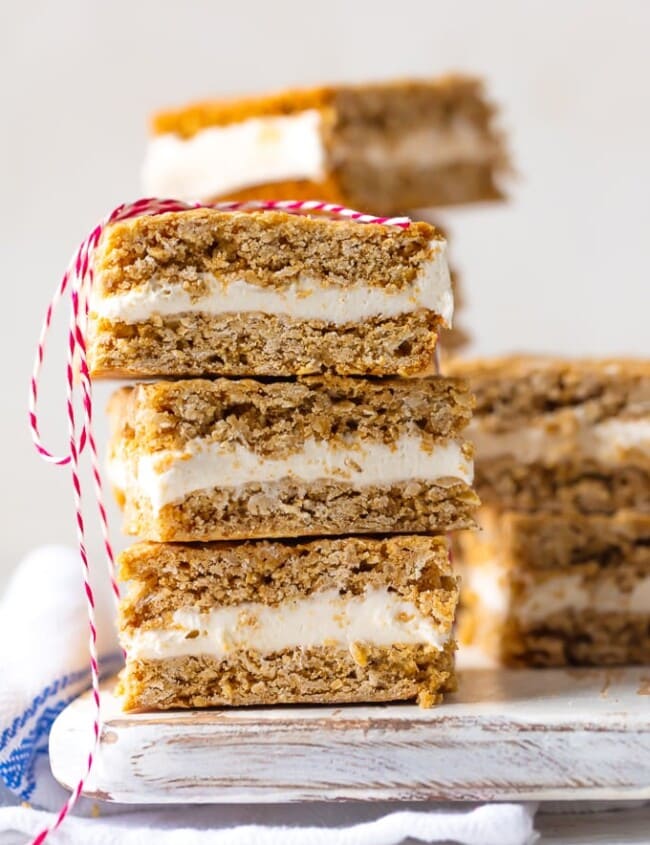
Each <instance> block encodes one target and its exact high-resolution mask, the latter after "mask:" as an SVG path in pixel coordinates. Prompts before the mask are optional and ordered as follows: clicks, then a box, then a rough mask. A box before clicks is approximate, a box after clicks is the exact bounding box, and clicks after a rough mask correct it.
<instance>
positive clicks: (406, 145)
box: [340, 120, 498, 168]
mask: <svg viewBox="0 0 650 845" xmlns="http://www.w3.org/2000/svg"><path fill="white" fill-rule="evenodd" d="M497 152H498V151H497V144H496V142H495V141H494V139H492V138H490V137H488V136H486V134H485V132H484V131H483V130H481V129H480V127H478V126H476V124H474V123H470V122H469V121H467V120H456V121H454V122H453V123H452V124H451V125H449V126H444V127H443V126H422V127H420V128H418V129H411V130H410V131H408V132H404V133H402V134H401V135H399V137H397V138H389V137H387V138H384V137H377V138H376V139H375V140H372V141H369V142H368V143H366V144H364V145H363V146H358V147H354V148H352V147H351V146H348V145H346V146H345V147H344V148H343V150H342V151H341V156H340V157H341V158H342V159H345V160H347V161H350V160H355V161H359V162H363V163H364V164H371V165H373V166H375V167H391V166H393V167H395V166H398V167H400V166H401V167H403V166H406V167H408V166H411V167H432V168H435V167H446V166H449V165H452V164H456V163H459V162H470V163H475V164H481V163H483V162H490V161H491V160H492V159H493V158H494V157H495V155H496V154H497Z"/></svg>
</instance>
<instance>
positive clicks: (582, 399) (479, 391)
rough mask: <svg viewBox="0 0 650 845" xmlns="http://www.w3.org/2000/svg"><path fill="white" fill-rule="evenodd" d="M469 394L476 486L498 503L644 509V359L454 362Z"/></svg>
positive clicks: (649, 376) (649, 462) (648, 399)
mask: <svg viewBox="0 0 650 845" xmlns="http://www.w3.org/2000/svg"><path fill="white" fill-rule="evenodd" d="M447 369H448V372H450V373H451V374H456V375H459V376H463V377H466V378H467V379H468V380H469V382H470V385H471V388H472V391H473V393H474V394H475V395H476V409H475V412H474V419H473V420H472V423H471V424H470V426H469V428H468V429H467V436H468V437H469V439H470V440H472V441H473V443H474V446H475V448H476V456H477V460H476V487H477V491H478V493H479V495H480V496H481V499H482V501H483V502H485V503H487V504H492V505H494V506H496V507H500V508H502V509H506V510H507V509H515V510H527V511H530V510H540V509H541V510H546V511H555V512H562V511H564V510H566V509H572V510H576V511H580V512H584V513H612V512H614V511H616V510H617V509H619V508H634V509H637V510H642V511H650V361H646V360H633V359H629V360H625V359H621V360H608V361H590V360H575V361H569V360H562V359H552V358H542V357H511V358H502V359H499V358H497V359H493V360H479V361H454V362H452V363H450V365H449V367H448V368H447Z"/></svg>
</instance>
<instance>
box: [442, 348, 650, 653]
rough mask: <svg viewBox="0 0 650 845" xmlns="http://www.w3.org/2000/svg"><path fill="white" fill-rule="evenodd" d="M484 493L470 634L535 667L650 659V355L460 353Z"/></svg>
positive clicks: (466, 538) (468, 586)
mask: <svg viewBox="0 0 650 845" xmlns="http://www.w3.org/2000/svg"><path fill="white" fill-rule="evenodd" d="M449 369H450V371H452V372H454V373H456V374H462V375H464V376H466V377H467V378H468V380H469V383H470V386H471V389H472V391H473V392H474V393H475V395H476V410H475V416H474V418H473V420H472V422H471V423H470V425H469V426H468V427H467V429H466V432H467V436H468V437H469V438H470V439H471V440H473V442H474V444H475V448H476V487H477V492H478V494H479V495H480V497H481V500H482V502H483V507H482V508H481V509H480V510H479V514H478V522H479V525H480V526H481V529H482V530H481V531H480V532H479V533H477V534H476V535H471V534H469V533H467V534H463V535H462V536H459V537H458V538H457V539H456V542H457V548H458V552H459V553H458V557H457V560H458V564H459V567H460V570H461V572H462V578H463V595H462V604H463V609H462V613H461V626H460V630H461V637H462V640H463V642H464V643H466V644H470V645H477V646H479V647H480V648H481V650H483V651H487V652H489V653H490V654H492V655H493V656H496V657H497V658H499V659H500V660H501V661H503V662H506V663H509V664H516V665H528V666H561V665H566V664H580V665H598V664H624V663H644V662H647V661H648V660H650V555H649V553H648V551H649V549H650V545H649V541H650V362H649V361H643V360H638V359H628V360H626V359H620V360H607V361H598V360H563V359H552V358H546V357H534V356H527V357H516V356H513V357H510V358H505V359H494V360H482V361H465V362H461V361H454V362H452V363H451V364H450V366H449Z"/></svg>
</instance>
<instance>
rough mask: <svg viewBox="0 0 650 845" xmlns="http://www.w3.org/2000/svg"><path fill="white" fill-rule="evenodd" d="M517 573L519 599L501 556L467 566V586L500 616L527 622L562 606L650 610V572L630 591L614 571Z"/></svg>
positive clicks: (604, 610)
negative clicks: (590, 577) (588, 577)
mask: <svg viewBox="0 0 650 845" xmlns="http://www.w3.org/2000/svg"><path fill="white" fill-rule="evenodd" d="M514 577H515V578H516V580H517V582H518V584H520V585H521V588H520V589H518V590H517V593H516V601H513V594H512V593H511V587H510V574H509V572H508V570H506V568H505V567H504V566H503V565H502V564H501V563H500V562H499V561H498V560H496V559H495V560H489V561H485V562H484V563H481V564H479V565H476V566H467V567H463V572H462V578H463V587H464V589H467V590H468V591H469V592H472V593H475V594H476V595H477V596H478V597H479V599H480V602H481V605H482V606H483V607H484V608H485V609H486V610H487V611H489V612H490V613H491V614H493V615H494V616H496V617H497V618H502V619H504V618H506V617H507V616H512V617H514V618H515V619H518V620H519V621H520V622H521V623H522V624H523V625H526V626H528V625H534V624H536V623H538V622H541V621H543V620H544V619H545V618H546V617H548V616H549V615H550V614H552V613H558V612H563V611H574V612H577V613H580V612H582V611H584V610H587V609H592V610H594V611H595V612H597V613H615V612H623V613H632V614H650V575H647V576H644V577H642V578H639V579H637V580H636V581H635V583H634V586H633V587H632V589H631V590H629V591H625V590H623V589H621V587H620V585H619V583H618V581H617V579H616V576H615V575H610V574H608V573H607V572H602V573H601V574H600V575H599V577H598V579H597V580H594V581H589V582H587V581H585V579H584V576H583V574H582V573H579V572H566V573H563V574H558V575H552V576H550V577H548V578H545V579H544V580H541V579H540V578H538V577H532V576H530V575H527V574H525V573H516V574H515V575H514Z"/></svg>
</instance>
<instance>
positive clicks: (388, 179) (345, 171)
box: [143, 76, 506, 214]
mask: <svg viewBox="0 0 650 845" xmlns="http://www.w3.org/2000/svg"><path fill="white" fill-rule="evenodd" d="M494 124H495V121H494V108H493V107H492V105H491V104H490V103H489V102H487V100H486V98H485V95H484V92H483V87H482V85H481V83H480V81H479V80H477V79H472V78H468V77H463V76H446V77H442V78H440V79H435V80H430V81H408V80H407V81H397V82H383V83H376V84H369V85H340V86H332V87H323V88H315V89H311V90H298V91H285V92H283V93H279V94H274V95H269V96H258V97H247V98H243V99H233V100H213V101H207V102H202V103H196V104H192V105H188V106H185V107H182V108H179V109H173V110H169V111H164V112H160V113H159V114H157V115H156V116H155V117H154V119H153V123H152V137H151V140H150V141H149V147H148V150H147V154H146V159H145V165H144V173H143V182H144V188H145V191H146V192H147V193H148V194H153V195H157V196H169V197H176V198H178V199H188V200H208V199H216V198H229V199H230V198H236V199H241V198H251V197H256V198H259V197H261V198H263V199H321V200H329V201H333V202H342V203H343V204H345V205H349V206H352V207H353V208H359V209H361V210H363V211H370V212H373V213H375V214H393V213H403V212H404V210H405V209H409V208H425V207H431V206H437V205H447V204H450V203H464V202H474V201H477V200H490V199H495V198H498V197H500V196H501V188H500V185H499V183H500V181H501V178H502V175H503V172H504V170H505V169H506V155H505V152H504V144H503V140H502V137H501V134H500V133H499V131H498V130H497V129H496V128H495V125H494Z"/></svg>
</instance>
